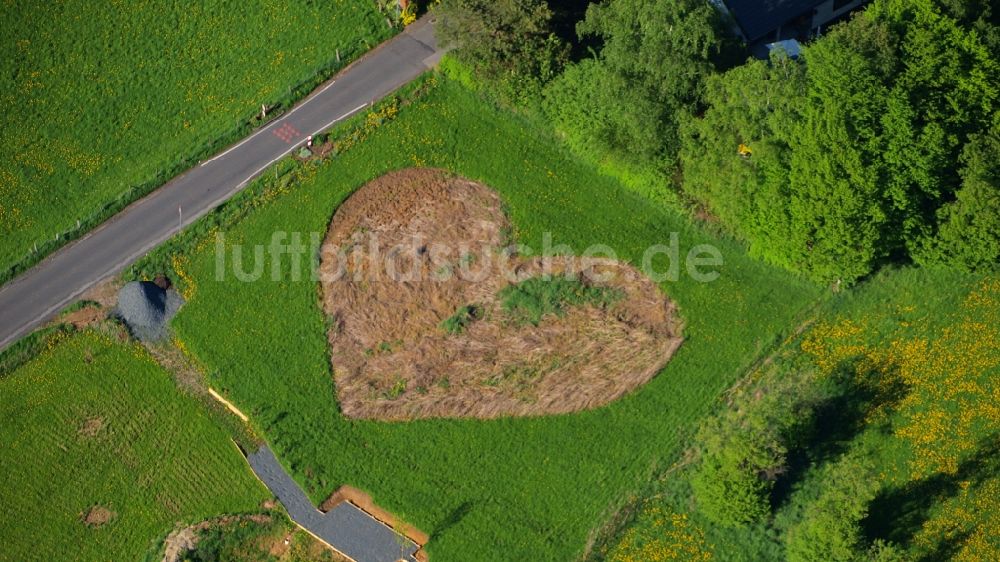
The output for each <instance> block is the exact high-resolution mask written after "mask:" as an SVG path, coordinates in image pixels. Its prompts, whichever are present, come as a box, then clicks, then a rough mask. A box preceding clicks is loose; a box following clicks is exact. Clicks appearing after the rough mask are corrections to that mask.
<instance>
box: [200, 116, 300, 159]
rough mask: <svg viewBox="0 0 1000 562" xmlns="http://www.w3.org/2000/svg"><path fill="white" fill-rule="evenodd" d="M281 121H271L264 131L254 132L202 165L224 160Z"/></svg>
mask: <svg viewBox="0 0 1000 562" xmlns="http://www.w3.org/2000/svg"><path fill="white" fill-rule="evenodd" d="M281 121H282V119H278V120H275V121H271V122H270V123H268V124H267V125H265V126H264V127H263V128H262V129H258V130H257V131H256V132H254V133H253V134H252V135H250V136H249V137H247V138H245V139H243V140H241V141H240V142H238V143H236V144H234V145H233V146H231V147H229V148H228V149H226V151H225V152H222V153H220V154H216V155H215V156H213V157H211V158H209V159H208V160H205V161H204V162H202V163H201V165H202V166H204V165H205V164H208V163H209V162H215V161H216V160H218V159H219V158H222V157H223V156H225V155H227V154H229V153H230V152H232V151H234V150H236V149H237V148H239V147H241V146H243V145H244V144H246V143H248V142H250V139H252V138H254V137H256V136H257V135H259V134H261V133H263V132H264V131H266V130H268V129H270V128H271V127H273V126H275V125H277V124H278V123H281Z"/></svg>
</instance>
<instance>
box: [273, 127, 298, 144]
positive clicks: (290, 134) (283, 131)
mask: <svg viewBox="0 0 1000 562" xmlns="http://www.w3.org/2000/svg"><path fill="white" fill-rule="evenodd" d="M271 133H272V134H273V135H274V136H276V137H278V138H279V139H281V140H282V141H284V142H285V144H291V143H292V139H294V138H295V137H299V136H301V135H302V133H300V132H299V130H298V129H296V128H295V127H293V126H292V125H291V124H290V123H284V124H283V125H281V126H280V127H278V128H277V129H275V130H274V131H271Z"/></svg>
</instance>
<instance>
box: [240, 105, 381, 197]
mask: <svg viewBox="0 0 1000 562" xmlns="http://www.w3.org/2000/svg"><path fill="white" fill-rule="evenodd" d="M367 105H368V104H367V103H363V104H361V105H359V106H357V107H355V108H354V109H352V110H350V111H348V112H347V113H345V114H343V115H341V116H340V117H337V118H336V119H334V120H333V121H330V122H329V123H327V124H326V125H323V126H322V127H320V128H319V129H317V130H316V132H314V133H313V135H318V134H319V133H320V132H322V131H323V130H324V129H326V128H327V127H329V126H331V125H333V124H334V123H336V122H337V121H340V120H341V119H345V118H347V117H349V116H351V115H353V114H355V113H357V112H358V111H359V110H361V109H364V108H365V107H366V106H367ZM297 147H298V146H297V145H293V146H291V147H290V148H289V149H288V150H286V151H284V152H282V153H281V154H279V155H278V156H276V157H275V158H274V159H272V160H271V161H270V162H268V163H267V164H264V165H263V166H261V167H260V168H258V169H257V171H256V172H254V173H252V174H250V175H249V176H247V178H246V179H245V180H243V181H241V182H240V184H239V185H238V186H236V188H237V189H239V188H241V187H243V186H244V185H246V184H247V182H249V181H250V180H252V179H253V178H254V177H255V176H256V175H257V174H259V173H261V172H263V171H264V170H266V169H268V168H269V167H270V166H271V164H274V163H275V162H277V161H278V160H281V159H282V158H284V157H285V156H288V154H289V153H290V152H292V151H293V150H295V149H296V148H297Z"/></svg>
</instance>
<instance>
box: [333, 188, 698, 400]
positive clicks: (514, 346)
mask: <svg viewBox="0 0 1000 562" xmlns="http://www.w3.org/2000/svg"><path fill="white" fill-rule="evenodd" d="M508 232H510V224H509V222H508V221H507V218H506V216H505V215H504V213H503V210H502V204H501V201H500V199H499V197H498V196H497V195H496V193H494V192H493V191H492V190H491V189H489V188H487V187H485V186H482V185H479V184H476V183H473V182H471V181H468V180H464V179H461V178H455V177H452V176H450V175H448V174H447V173H445V172H441V171H435V170H419V169H410V170H403V171H399V172H395V173H391V174H388V175H386V176H383V177H381V178H379V179H376V180H374V181H373V182H371V183H369V184H368V185H366V186H365V187H363V188H362V189H361V190H359V191H358V192H357V193H356V194H354V195H353V196H352V197H351V198H350V199H348V200H347V201H346V202H345V203H344V204H343V205H342V206H341V207H340V209H339V210H338V211H337V213H336V215H335V216H334V218H333V221H332V222H331V225H330V230H329V232H328V234H327V238H326V241H325V246H324V248H325V250H324V254H323V260H322V264H321V274H322V275H323V277H324V281H323V308H324V310H325V312H326V313H327V315H328V317H329V318H330V321H331V328H330V331H329V340H330V345H331V347H332V360H333V365H334V376H335V380H336V386H337V392H338V395H339V398H340V403H341V408H342V410H343V412H344V414H345V415H347V416H350V417H356V418H379V419H411V418H426V417H463V416H470V417H480V418H492V417H499V416H514V415H542V414H554V413H565V412H572V411H576V410H581V409H586V408H593V407H596V406H600V405H602V404H606V403H608V402H610V401H612V400H615V399H617V398H619V397H621V396H622V395H624V394H626V393H627V392H629V391H631V390H633V389H635V388H637V387H639V386H641V385H642V384H645V383H646V382H648V381H649V380H650V379H651V378H652V377H653V376H654V375H655V374H656V373H657V372H658V371H659V370H660V369H661V368H662V367H663V365H664V364H666V362H667V361H668V360H669V359H670V357H671V355H672V354H673V353H674V351H675V350H676V349H677V347H678V346H679V345H680V343H681V337H680V323H679V321H678V320H677V318H676V314H675V313H676V311H675V308H674V306H673V304H672V303H671V302H670V301H669V300H667V299H666V298H665V297H664V296H663V294H662V293H661V292H660V291H659V289H658V288H657V287H656V286H655V285H654V284H653V283H652V282H651V281H650V280H649V279H648V278H646V277H645V276H643V275H642V274H641V273H640V272H638V271H637V270H636V269H635V268H633V267H632V266H630V265H627V264H623V263H610V262H607V261H605V262H604V263H601V264H593V263H585V262H584V261H583V260H581V259H578V258H551V260H550V261H549V262H548V263H546V262H545V261H544V260H543V259H541V258H532V259H525V258H520V257H517V256H516V255H512V254H511V253H510V251H509V249H508V248H507V245H508V244H509V240H506V239H505V238H506V236H507V233H508ZM331 248H339V249H341V253H339V254H338V252H336V251H333V250H331ZM505 260H506V261H505ZM387 263H388V264H390V265H391V266H392V267H395V269H396V271H401V272H415V273H417V274H416V275H413V276H412V278H411V279H409V280H405V281H400V280H395V279H393V278H391V277H390V275H389V274H387V273H386V268H385V265H384V264H387ZM501 263H506V266H507V267H506V268H501V267H498V266H499V264H501ZM463 267H464V268H465V269H466V270H467V271H469V272H470V273H472V274H473V275H474V276H476V275H478V278H480V280H478V281H477V282H474V281H471V280H468V278H469V276H464V277H463V276H459V275H456V272H458V271H459V270H460V269H462V268H463ZM338 271H343V272H345V274H343V275H340V276H339V277H337V276H336V272H338ZM504 271H511V272H513V274H514V275H513V276H511V275H506V274H504ZM545 271H548V272H549V273H552V274H555V275H560V274H567V275H571V276H576V277H577V278H578V279H580V280H582V281H584V282H586V283H589V284H594V285H601V286H606V287H609V288H614V289H616V290H618V291H621V292H622V293H623V294H624V298H622V299H620V300H618V301H616V302H615V303H614V304H611V305H608V306H591V305H587V306H580V307H574V308H570V309H568V310H567V311H566V314H565V315H563V316H556V315H551V316H547V317H545V319H544V320H543V321H542V322H541V323H540V324H539V325H538V326H532V325H530V324H527V325H522V324H519V323H515V322H512V321H511V320H510V319H509V318H508V316H507V315H506V314H505V313H504V311H503V310H502V307H501V305H500V303H499V302H498V298H497V294H498V292H499V291H500V290H501V289H503V288H504V287H505V286H507V285H509V284H510V283H511V282H517V281H518V280H523V279H527V278H529V277H533V276H537V275H540V274H542V273H543V272H545ZM590 273H599V274H604V275H606V276H607V278H606V279H598V280H595V279H593V278H592V276H589V275H581V274H590ZM468 304H476V305H477V306H478V307H480V310H481V311H482V313H481V315H480V317H479V318H478V319H477V320H475V321H474V322H472V323H471V324H469V325H468V327H467V328H466V329H465V330H464V331H462V332H461V333H459V334H448V333H446V332H445V331H444V330H443V329H442V328H441V322H442V321H443V320H445V319H447V318H449V317H451V316H452V315H453V314H455V312H456V310H458V309H459V308H460V307H462V306H465V305H468Z"/></svg>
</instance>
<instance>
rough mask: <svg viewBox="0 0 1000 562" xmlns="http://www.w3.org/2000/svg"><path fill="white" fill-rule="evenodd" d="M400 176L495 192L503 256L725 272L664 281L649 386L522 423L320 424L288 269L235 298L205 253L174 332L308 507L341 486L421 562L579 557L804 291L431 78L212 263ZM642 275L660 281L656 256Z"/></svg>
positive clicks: (322, 391)
mask: <svg viewBox="0 0 1000 562" xmlns="http://www.w3.org/2000/svg"><path fill="white" fill-rule="evenodd" d="M415 165H416V166H433V167H440V168H446V169H448V170H452V171H454V172H455V173H457V174H461V175H463V176H466V177H469V178H471V179H474V180H477V181H480V182H482V183H484V184H486V185H489V186H491V187H493V188H495V189H497V191H498V192H499V193H500V195H501V197H502V198H503V200H504V202H505V203H506V205H507V207H508V212H509V216H510V218H511V221H512V223H513V224H514V226H515V227H516V236H517V239H518V240H519V241H520V242H521V243H523V244H527V245H530V246H532V247H534V248H536V249H537V248H541V247H542V240H543V235H544V233H546V232H551V233H552V234H553V239H554V240H555V241H556V242H557V243H561V244H567V245H570V246H571V247H572V249H574V250H575V251H577V252H579V251H582V250H583V248H585V247H587V246H589V245H591V244H595V243H603V244H608V245H609V246H611V247H613V248H614V249H615V250H616V252H617V253H618V256H619V258H620V259H625V260H628V261H630V262H632V263H639V262H640V260H641V257H642V255H643V252H644V250H645V249H646V248H647V247H648V246H649V245H651V244H656V243H663V244H668V243H669V241H670V236H671V233H674V232H676V233H678V236H679V239H680V246H681V255H682V256H683V255H684V253H685V252H687V251H688V250H689V249H690V248H692V247H693V246H695V245H697V244H701V243H710V244H713V245H715V246H716V247H718V248H719V250H720V251H721V252H722V254H723V256H724V259H725V265H724V266H722V267H721V268H719V271H720V277H719V278H718V279H717V280H716V281H714V282H712V283H698V282H695V281H693V280H692V279H690V278H689V277H688V276H687V275H683V274H682V276H681V279H680V280H678V281H676V282H667V283H665V284H663V285H662V288H663V290H664V291H665V292H666V294H667V295H668V296H669V297H670V298H671V299H673V300H675V301H676V302H677V303H678V305H679V307H680V314H681V315H682V316H683V318H684V320H685V322H686V328H685V337H686V338H687V339H686V343H685V344H684V345H683V346H682V348H681V349H680V351H679V352H678V353H677V354H676V356H675V357H674V358H673V359H672V361H671V362H670V363H669V364H668V365H667V367H666V368H665V369H664V371H663V372H662V373H660V374H659V375H658V376H657V377H656V378H655V379H654V380H653V381H652V382H650V383H649V384H647V385H646V386H645V387H643V388H641V389H639V390H638V391H636V392H634V393H632V394H631V395H629V396H627V397H625V398H624V399H622V400H619V401H617V402H616V403H614V404H611V405H609V406H607V407H603V408H600V409H596V410H593V411H587V412H582V413H578V414H573V415H563V416H552V417H541V418H523V419H497V420H490V421H480V420H452V419H449V420H422V421H414V422H409V423H381V422H373V421H359V420H350V419H345V418H344V417H343V416H341V415H340V413H339V412H338V408H337V402H336V396H335V389H334V387H333V382H332V375H331V372H330V364H329V359H328V348H327V342H326V336H325V322H326V320H325V319H324V317H323V314H322V312H321V310H320V308H319V307H318V296H317V287H316V285H315V284H314V283H312V282H310V281H308V280H301V281H293V280H292V279H293V278H292V275H291V273H290V269H291V264H290V263H289V260H284V261H283V262H282V263H281V264H279V265H278V269H279V271H281V272H282V273H281V276H280V278H279V279H277V280H275V281H271V280H270V278H269V276H265V277H264V279H262V280H260V281H256V282H249V283H241V282H237V281H235V279H233V277H232V275H229V276H228V278H227V279H224V280H221V281H220V280H217V278H216V271H215V249H214V243H213V242H214V240H209V241H208V242H206V243H203V244H200V249H198V250H196V251H191V252H189V254H187V255H186V256H184V259H183V261H184V263H185V275H186V276H188V277H189V278H190V279H191V280H192V294H191V298H190V299H189V301H188V304H187V305H186V306H185V308H184V309H183V310H182V311H181V312H180V314H179V315H178V316H177V318H176V319H175V321H174V327H175V329H176V331H177V332H178V333H179V335H180V337H181V338H182V339H183V341H184V342H185V344H186V345H187V347H188V349H189V350H190V351H191V352H193V353H194V354H195V355H197V356H198V357H199V359H200V360H201V361H203V362H204V364H206V365H207V366H208V368H209V370H210V378H211V379H212V382H213V385H215V386H216V387H218V388H221V389H222V391H223V392H224V393H225V394H226V395H227V396H228V398H230V399H232V400H233V401H234V402H235V403H236V404H237V405H238V406H239V407H240V408H241V409H242V410H243V411H244V412H247V413H248V414H249V415H250V417H251V418H252V420H253V421H254V423H255V424H256V425H257V426H258V428H259V429H260V431H261V432H262V433H263V434H264V435H266V437H267V438H268V440H269V441H270V442H271V444H272V446H273V448H274V449H275V450H276V452H277V453H278V454H279V456H280V457H281V458H282V459H283V460H284V461H285V462H286V463H287V464H288V465H289V466H290V467H291V469H292V471H293V473H294V475H295V477H296V478H297V479H298V480H299V481H300V482H302V483H303V484H304V486H305V488H306V489H307V490H308V491H309V493H310V494H311V496H312V497H313V499H315V500H320V499H322V498H323V497H324V496H326V495H327V494H329V493H330V492H331V491H332V490H333V489H334V488H335V487H336V486H338V485H340V484H345V483H349V484H351V485H354V486H357V487H360V488H362V489H364V490H366V491H368V492H370V493H371V494H372V495H373V497H374V499H375V501H377V502H378V503H380V504H381V505H383V506H385V507H387V508H388V509H390V510H392V511H394V512H396V513H398V514H399V515H401V516H402V517H403V518H404V519H406V520H407V521H409V522H410V523H412V524H414V525H416V526H417V527H419V528H421V529H423V530H425V531H427V532H430V533H431V534H432V539H431V542H430V544H429V545H428V551H429V553H430V555H431V557H432V558H434V559H436V560H461V561H463V562H467V561H476V560H533V561H543V560H570V559H573V558H574V557H576V556H578V555H580V554H581V553H582V551H583V550H584V545H585V543H586V542H587V537H588V535H589V533H590V532H591V530H592V529H594V528H595V527H597V526H599V525H601V524H602V522H603V521H604V519H605V517H607V516H608V515H609V509H611V508H613V507H614V506H616V505H619V504H620V503H621V502H623V501H624V500H625V499H626V498H627V497H628V496H629V495H630V494H632V493H633V492H634V491H636V490H637V489H638V488H639V487H641V486H642V485H643V483H644V482H646V481H647V480H648V479H649V477H650V475H651V474H654V473H656V472H657V471H659V470H660V469H662V468H664V467H665V466H667V465H668V464H670V463H671V462H672V461H673V460H674V459H675V457H676V455H677V454H678V452H679V448H678V447H679V444H680V443H681V442H682V438H683V436H684V435H686V434H687V432H688V431H689V429H690V428H691V427H692V424H693V423H694V422H695V421H696V420H697V419H698V418H699V417H700V416H702V415H703V414H704V413H705V412H707V411H708V410H709V408H710V406H711V404H712V403H713V401H714V400H715V398H716V396H717V395H718V394H719V392H720V391H721V390H722V389H724V388H725V387H726V386H727V385H729V384H730V383H731V382H732V381H733V380H734V379H735V378H736V377H738V376H739V375H740V373H741V372H742V371H743V370H744V369H745V368H747V366H748V365H750V364H751V363H752V362H753V361H754V359H755V358H756V357H757V356H758V355H759V354H760V353H761V351H762V350H765V349H769V348H770V347H771V346H773V345H774V344H775V342H777V341H780V339H781V337H782V335H783V333H784V332H785V331H786V330H787V329H788V328H789V326H791V325H793V324H794V323H795V321H796V318H797V315H798V314H799V312H800V311H801V310H802V309H803V308H804V307H805V306H807V305H808V304H809V303H810V302H812V301H813V300H815V299H816V298H817V296H818V295H819V294H820V292H821V291H820V289H819V288H817V287H815V286H812V285H809V284H807V283H805V282H803V281H800V280H797V279H796V278H793V277H792V276H790V275H788V274H785V273H782V272H780V271H777V270H775V269H773V268H771V267H768V266H765V265H763V264H760V263H757V262H755V261H753V260H751V259H749V258H748V257H747V256H746V255H745V253H744V251H743V248H742V247H741V246H739V245H738V244H735V243H733V242H731V241H729V240H723V239H718V238H713V237H712V236H710V235H708V234H707V233H705V232H703V231H701V230H699V229H698V228H696V227H694V226H692V225H691V224H690V223H688V222H686V221H685V220H684V219H683V218H681V217H679V216H678V215H675V214H673V213H671V212H669V211H667V210H665V209H664V208H662V207H660V206H656V205H653V204H651V203H650V202H649V201H647V200H644V199H641V198H640V197H639V196H637V195H635V194H633V193H630V192H628V191H626V190H624V189H623V188H622V187H621V186H620V185H619V184H618V183H617V182H616V180H614V179H613V178H611V177H608V176H604V175H601V174H599V173H598V172H597V171H596V170H595V169H594V168H593V167H591V166H589V165H586V164H584V163H582V162H581V161H580V160H578V159H576V158H575V157H573V156H572V155H571V154H569V153H568V152H567V151H566V150H564V149H563V148H561V147H560V146H559V144H558V142H557V141H556V140H555V139H554V138H553V137H551V136H550V135H549V134H548V133H547V132H545V131H542V130H538V129H535V128H533V127H532V126H529V125H527V124H525V123H523V122H521V121H519V120H518V118H516V117H514V116H512V115H510V114H508V113H505V112H502V111H500V110H497V109H494V108H493V107H491V106H489V105H487V104H484V103H483V102H482V101H481V100H480V99H479V98H478V97H476V96H475V95H473V94H471V93H469V92H468V91H466V90H464V89H463V88H462V87H461V86H459V85H458V84H456V83H453V82H448V81H441V82H440V83H439V84H437V86H436V87H434V88H432V89H431V91H430V92H429V93H428V94H426V95H425V96H423V97H421V98H419V99H417V100H416V101H415V102H414V103H412V104H410V105H406V106H404V107H403V108H402V109H401V111H400V114H399V116H398V117H396V118H395V119H394V120H391V121H388V122H386V123H385V124H383V125H381V126H380V127H379V128H378V130H377V131H375V132H374V133H373V134H371V135H370V136H369V137H368V139H367V140H365V141H364V142H363V143H360V144H357V145H355V146H354V147H352V148H350V149H349V150H347V151H346V152H343V153H342V154H340V155H339V156H337V157H335V158H334V159H332V160H331V161H330V162H328V163H327V164H325V165H323V166H320V167H318V168H311V167H310V168H305V169H303V172H302V174H301V176H300V181H299V182H298V183H296V184H293V185H290V186H288V189H286V190H282V193H280V194H276V195H275V196H274V197H269V201H267V202H263V203H261V204H260V205H259V207H258V208H256V209H255V210H254V211H253V212H252V213H250V214H248V215H247V216H245V217H244V218H243V219H242V220H240V221H239V222H237V223H235V224H232V225H229V226H228V227H225V228H224V229H223V231H224V234H225V240H226V242H225V244H226V247H227V248H231V247H232V246H233V245H235V244H243V245H255V244H264V245H267V244H268V243H269V241H270V239H271V235H272V233H273V232H275V231H278V230H283V231H293V232H294V231H298V232H325V230H326V228H327V225H328V223H329V221H330V218H331V216H332V214H333V212H334V210H335V209H336V208H337V206H338V205H339V204H340V203H341V202H342V201H343V200H344V199H345V198H346V197H348V196H349V195H350V194H351V192H353V191H354V190H355V189H357V188H359V187H360V186H362V185H363V184H364V183H365V182H367V181H369V180H371V179H373V178H375V177H378V176H379V175H382V174H384V173H385V172H387V171H390V170H395V169H399V168H405V167H408V166H415ZM261 181H266V180H261ZM245 249H249V248H245ZM244 255H247V252H246V251H245V252H244ZM264 259H265V261H266V262H267V263H265V264H263V265H264V271H267V272H269V271H270V270H271V269H270V268H271V266H272V265H273V264H271V263H270V261H269V260H270V257H269V256H268V255H265V258H264ZM653 263H654V266H655V267H656V268H657V269H658V270H662V269H663V268H665V266H666V259H665V258H664V257H663V256H660V257H659V258H658V259H656V260H654V262H653ZM682 271H683V266H682Z"/></svg>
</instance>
